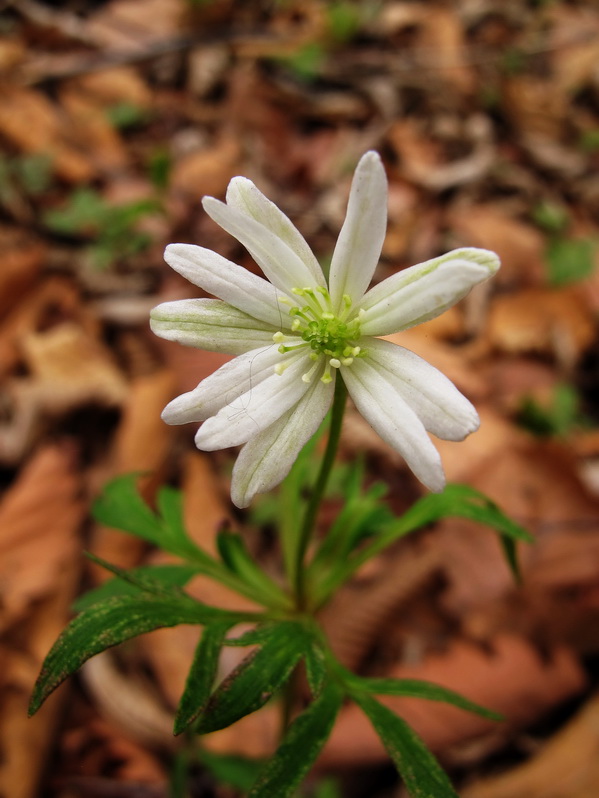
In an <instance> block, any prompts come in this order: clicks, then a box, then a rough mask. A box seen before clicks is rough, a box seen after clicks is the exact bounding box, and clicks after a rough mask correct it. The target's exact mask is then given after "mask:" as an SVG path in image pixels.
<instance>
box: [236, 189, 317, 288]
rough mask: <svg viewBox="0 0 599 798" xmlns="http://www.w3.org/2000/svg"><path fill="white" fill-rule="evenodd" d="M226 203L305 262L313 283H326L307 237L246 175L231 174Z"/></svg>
mask: <svg viewBox="0 0 599 798" xmlns="http://www.w3.org/2000/svg"><path fill="white" fill-rule="evenodd" d="M227 205H228V206H229V207H231V208H235V209H236V210H238V211H240V212H241V213H244V214H245V215H246V216H249V217H251V218H252V219H255V220H256V221H257V222H260V224H262V225H263V226H264V227H266V229H267V230H270V232H271V233H274V234H275V235H276V236H278V237H279V238H280V239H281V240H282V241H283V242H284V243H285V244H286V245H287V246H288V247H289V248H290V249H291V250H293V252H295V254H296V255H297V256H298V258H300V260H302V261H303V263H304V264H305V265H306V267H307V268H308V270H309V271H310V273H311V274H312V277H313V281H314V282H313V284H314V285H324V284H325V279H324V274H323V273H322V269H321V268H320V264H319V263H318V261H317V260H316V258H315V257H314V253H313V252H312V250H311V249H310V247H309V246H308V244H307V242H306V239H305V238H304V237H303V235H302V234H301V233H300V232H299V230H298V229H297V227H296V226H295V225H294V224H293V222H292V221H291V220H290V219H288V218H287V216H285V214H284V213H283V211H281V210H280V209H279V208H277V206H276V205H275V204H274V202H271V201H270V200H269V199H267V197H265V196H264V194H263V193H262V192H261V191H260V190H259V189H258V188H257V187H256V186H255V185H254V184H253V183H252V181H251V180H248V179H247V178H246V177H234V178H233V180H231V182H230V183H229V187H228V188H227Z"/></svg>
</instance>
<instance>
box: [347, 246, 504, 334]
mask: <svg viewBox="0 0 599 798" xmlns="http://www.w3.org/2000/svg"><path fill="white" fill-rule="evenodd" d="M498 268H499V258H498V257H497V255H496V254H495V253H494V252H490V251H489V250H487V249H475V248H464V249H455V250H453V251H452V252H448V253H447V254H446V255H442V256H441V257H439V258H433V259H432V260H427V261H425V262H424V263H419V264H417V265H416V266H411V267H410V268H409V269H404V270H403V271H401V272H398V273H397V274H394V275H393V276H392V277H388V278H387V279H386V280H383V282H382V283H379V284H378V285H375V287H374V288H372V289H371V290H370V291H369V292H368V293H367V294H366V296H365V297H364V298H363V300H362V302H361V307H362V309H363V310H364V313H363V314H362V316H361V324H360V329H361V331H362V334H363V335H389V334H390V333H392V332H399V331H400V330H407V329H408V327H413V326H414V325H415V324H421V323H422V322H424V321H428V320H429V319H434V318H435V316H439V315H440V314H441V313H443V312H444V311H446V310H447V308H450V307H451V306H452V305H454V304H455V303H456V302H458V301H459V300H460V299H462V298H463V297H465V296H466V294H467V293H468V292H469V291H470V289H471V288H473V287H474V286H475V285H477V284H478V283H481V282H483V280H487V279H488V278H489V277H491V276H492V275H493V274H495V272H496V271H497V269H498Z"/></svg>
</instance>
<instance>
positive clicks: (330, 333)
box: [151, 152, 499, 507]
mask: <svg viewBox="0 0 599 798" xmlns="http://www.w3.org/2000/svg"><path fill="white" fill-rule="evenodd" d="M203 206H204V209H205V211H206V212H207V213H208V215H209V216H210V217H212V219H213V220H214V221H215V222H216V223H217V224H219V225H220V226H221V227H222V228H224V229H225V230H226V231H227V232H229V233H230V234H231V235H233V236H235V238H237V239H238V240H239V241H240V242H241V243H242V244H243V245H244V246H245V247H246V249H247V250H248V251H249V253H250V254H251V255H252V257H253V258H254V260H255V261H256V263H258V265H259V266H260V268H261V269H262V271H263V272H264V274H265V276H266V277H267V278H268V281H267V280H264V279H262V278H261V277H258V276H256V275H254V274H252V273H251V272H248V271H247V270H246V269H244V268H242V267H241V266H238V265H237V264H235V263H232V262H231V261H229V260H226V259H225V258H223V257H221V256H220V255H218V254H216V253H215V252H212V251H211V250H208V249H204V248H203V247H199V246H193V245H190V244H171V245H170V246H168V247H167V248H166V252H165V259H166V261H167V262H168V263H169V264H170V266H172V267H173V268H174V269H175V270H176V271H177V272H179V273H180V274H182V275H183V276H184V277H186V278H187V279H188V280H190V281H191V282H192V283H194V284H195V285H198V286H200V288H202V289H204V291H206V292H208V293H209V294H212V295H213V296H215V297H218V299H184V300H180V301H176V302H166V303H164V304H162V305H159V306H158V307H157V308H155V309H154V310H153V311H152V314H151V326H152V329H153V331H154V332H155V333H156V334H157V335H160V336H162V337H163V338H168V339H170V340H175V341H179V342H180V343H183V344H188V345H191V346H196V347H199V348H202V349H208V350H212V351H215V352H226V353H228V354H231V355H237V357H236V358H235V359H233V360H232V361H230V362H228V363H226V364H225V365H224V366H222V367H221V368H219V369H218V370H217V371H216V372H215V373H214V374H212V375H211V376H209V377H208V378H206V379H205V380H203V381H202V382H201V383H200V384H199V385H198V387H197V388H195V389H194V390H193V391H190V392H189V393H186V394H183V395H182V396H179V397H177V398H176V399H174V400H173V401H172V402H170V404H168V405H167V407H166V408H165V410H164V412H163V416H162V417H163V419H164V420H165V421H166V422H167V423H168V424H184V423H186V422H191V421H194V422H203V424H202V426H201V427H200V428H199V430H198V432H197V434H196V437H195V442H196V445H197V446H198V448H199V449H203V450H205V451H212V450H215V449H222V448H227V447H230V446H239V445H243V448H242V449H241V452H240V454H239V456H238V458H237V462H236V464H235V467H234V470H233V480H232V486H231V496H232V499H233V501H234V503H235V504H236V505H237V506H238V507H246V506H247V505H248V504H249V503H250V502H251V500H252V498H253V497H254V495H255V494H256V493H262V492H264V491H267V490H269V489H270V488H272V487H274V486H275V485H277V484H278V483H279V482H280V481H281V480H282V479H283V478H284V477H285V475H286V474H287V473H288V471H289V469H290V468H291V466H292V464H293V462H294V460H295V458H296V457H297V454H298V452H299V451H300V449H301V448H302V447H303V446H304V444H305V443H306V442H307V441H308V440H309V438H310V437H311V436H312V435H313V434H314V432H315V431H316V430H317V429H318V427H319V425H320V423H321V421H322V420H323V418H324V416H325V414H326V412H327V410H328V409H329V407H330V406H331V403H332V398H333V389H334V384H335V380H336V379H339V378H341V379H343V381H344V382H345V385H346V386H347V389H348V392H349V394H350V396H351V398H352V400H353V402H354V404H355V406H356V407H357V409H358V410H359V412H360V413H361V414H362V415H363V416H364V418H365V419H366V420H367V421H368V422H369V424H370V425H371V426H372V427H373V428H374V429H375V430H376V432H377V433H378V434H379V435H380V436H381V438H383V440H385V441H386V442H387V443H388V444H390V445H391V446H392V447H393V448H394V449H396V450H397V451H398V452H400V454H401V455H402V456H403V457H404V459H405V460H406V462H407V464H408V465H409V466H410V468H411V469H412V471H413V472H414V473H415V474H416V476H417V477H418V478H419V479H420V480H421V481H422V482H423V483H424V484H425V485H426V486H427V487H428V488H430V489H431V490H433V491H440V490H442V489H443V487H444V484H445V477H444V473H443V468H442V465H441V460H440V457H439V454H438V452H437V450H436V448H435V447H434V445H433V443H432V442H431V440H430V438H429V437H428V435H427V431H428V432H431V433H433V434H434V435H436V436H437V437H439V438H444V439H446V440H455V441H457V440H462V439H463V438H465V437H466V435H468V434H469V433H471V432H473V431H474V430H476V429H477V427H478V424H479V420H478V415H477V413H476V410H475V409H474V407H473V406H472V405H471V404H470V402H469V401H468V400H467V399H466V398H465V397H464V396H462V394H461V393H460V392H459V391H458V390H457V389H456V388H455V386H454V385H453V384H452V383H451V382H450V381H449V380H448V379H447V378H446V377H445V376H444V375H443V374H441V373H440V372H439V371H437V369H435V368H434V367H433V366H431V365H430V364H428V363H427V362H426V361H424V360H423V359H422V358H420V357H418V356H417V355H415V354H414V353H412V352H410V351H408V350H407V349H404V348H403V347H400V346H397V345H395V344H392V343H391V342H389V341H385V340H382V339H381V338H380V337H379V336H384V335H388V334H390V333H394V332H399V331H401V330H406V329H408V328H409V327H412V326H414V325H415V324H420V323H421V322H424V321H428V320H429V319H432V318H434V317H435V316H438V315H439V314H440V313H443V311H445V310H446V309H447V308H449V307H450V306H451V305H453V304H454V303H455V302H457V301H458V300H460V299H462V297H464V296H465V295H466V294H467V293H468V292H469V291H470V289H471V288H472V287H473V286H474V285H476V284H477V283H480V282H482V281H483V280H486V279H487V278H488V277H490V276H491V275H492V274H494V273H495V271H496V270H497V269H498V268H499V259H498V258H497V256H496V255H495V254H494V253H493V252H489V251H487V250H483V249H473V248H463V249H456V250H454V251H453V252H449V253H448V254H446V255H443V256H441V257H438V258H433V259H432V260H429V261H426V262H425V263H420V264H418V265H416V266H412V267H410V268H408V269H405V270H403V271H400V272H398V273H397V274H394V275H393V276H391V277H389V278H387V279H386V280H384V281H382V282H381V283H379V284H378V285H375V286H374V287H373V288H371V289H370V290H369V291H368V290H367V289H368V285H369V283H370V281H371V278H372V275H373V273H374V270H375V268H376V265H377V262H378V260H379V257H380V253H381V249H382V245H383V240H384V237H385V229H386V220H387V181H386V177H385V172H384V169H383V165H382V163H381V160H380V158H379V156H378V155H377V153H375V152H367V153H366V154H365V155H364V156H363V157H362V159H361V160H360V162H359V164H358V167H357V169H356V172H355V175H354V178H353V181H352V186H351V191H350V197H349V204H348V209H347V216H346V218H345V222H344V224H343V227H342V230H341V233H340V235H339V239H338V241H337V244H336V246H335V251H334V253H333V258H332V262H331V266H330V271H329V276H328V279H327V278H325V276H324V274H323V271H322V269H321V267H320V265H319V263H318V261H317V260H316V258H315V257H314V255H313V253H312V251H311V250H310V248H309V246H308V245H307V243H306V241H305V240H304V238H303V237H302V235H301V234H300V233H299V231H298V230H297V229H296V227H295V226H294V225H293V224H292V223H291V221H290V220H289V219H288V218H287V216H285V214H283V213H282V211H280V210H279V208H277V206H276V205H274V204H273V203H272V202H270V200H268V199H267V198H266V197H265V196H264V195H263V194H262V193H261V192H260V191H259V190H258V189H257V188H256V186H255V185H254V184H253V183H252V182H251V181H250V180H247V179H246V178H243V177H236V178H233V180H231V182H230V184H229V187H228V190H227V196H226V203H223V202H220V201H218V200H216V199H214V198H213V197H205V198H204V200H203Z"/></svg>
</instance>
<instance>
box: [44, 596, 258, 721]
mask: <svg viewBox="0 0 599 798" xmlns="http://www.w3.org/2000/svg"><path fill="white" fill-rule="evenodd" d="M247 619H248V614H247V613H234V612H229V611H226V610H220V609H217V608H216V607H209V606H208V605H206V604H201V603H200V602H198V601H195V600H194V599H192V598H189V596H186V595H184V594H180V595H168V594H164V595H154V594H151V593H141V594H137V595H134V596H121V597H117V598H113V599H109V600H108V601H105V602H103V603H102V604H94V605H93V606H92V607H90V608H89V609H87V610H85V611H84V612H82V613H81V614H80V615H78V616H77V617H75V618H74V619H73V620H72V621H71V622H70V624H69V625H68V626H67V627H66V629H65V630H64V631H63V633H62V634H61V635H60V637H59V638H58V640H57V641H56V643H55V644H54V645H53V646H52V649H51V650H50V652H49V654H48V656H47V657H46V659H45V660H44V664H43V665H42V670H41V673H40V675H39V677H38V679H37V682H36V683H35V687H34V690H33V695H32V697H31V703H30V706H29V714H30V715H33V714H34V713H35V712H37V710H38V709H39V708H40V706H41V705H42V703H43V702H44V701H45V700H46V698H47V697H48V696H49V695H50V693H52V692H53V691H54V690H55V689H56V688H57V687H58V685H59V684H61V683H62V682H63V681H64V680H65V679H66V678H67V677H68V676H70V675H71V674H72V673H74V671H76V670H77V669H78V668H80V667H81V665H83V663H84V662H86V661H87V660H88V659H90V657H93V656H94V655H95V654H99V653H100V652H101V651H104V650H105V649H107V648H110V647H111V646H116V645H118V644H119V643H122V642H123V641H125V640H129V639H130V638H132V637H136V636H137V635H140V634H143V633H144V632H150V631H152V630H153V629H160V628H162V627H165V626H176V625H177V624H180V623H189V624H202V625H203V624H211V623H214V622H217V621H223V622H224V621H231V623H234V622H238V621H241V620H247Z"/></svg>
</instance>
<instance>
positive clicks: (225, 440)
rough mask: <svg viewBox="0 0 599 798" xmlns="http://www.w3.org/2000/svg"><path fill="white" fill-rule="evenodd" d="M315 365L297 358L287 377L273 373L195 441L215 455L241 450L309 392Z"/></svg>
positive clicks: (217, 417) (213, 420)
mask: <svg viewBox="0 0 599 798" xmlns="http://www.w3.org/2000/svg"><path fill="white" fill-rule="evenodd" d="M279 357H280V356H279ZM311 365H312V361H311V360H309V359H308V355H307V354H306V355H300V356H297V357H296V360H295V362H294V363H293V364H292V365H290V366H289V367H288V368H287V369H286V370H285V371H284V372H283V374H275V373H272V374H271V375H270V376H268V377H266V378H265V379H263V380H261V382H259V383H258V384H256V385H252V386H251V387H250V389H249V390H248V391H246V392H245V393H244V394H242V395H241V396H239V397H237V398H236V399H235V400H234V401H232V402H229V403H228V404H227V405H226V407H223V408H222V409H221V410H219V411H218V413H217V414H216V415H215V416H212V418H209V419H208V420H207V421H205V422H204V423H203V424H202V426H201V427H200V429H199V430H198V432H197V434H196V437H195V442H196V446H197V447H198V449H203V450H204V451H208V452H211V451H213V450H214V449H227V448H229V447H230V446H239V445H240V444H242V443H246V442H247V441H249V439H250V438H252V437H253V436H254V435H258V434H259V433H260V432H262V431H263V430H265V429H266V428H267V427H269V426H270V425H271V424H274V422H275V421H277V420H278V419H279V418H280V417H281V416H282V415H283V413H286V412H287V410H289V409H290V408H292V407H294V406H295V405H296V404H297V403H298V402H299V400H300V399H301V398H302V396H303V395H304V394H305V393H306V391H307V390H308V387H309V383H305V382H303V380H302V375H303V374H305V373H306V372H307V371H308V370H309V368H310V367H311ZM318 376H320V375H318ZM314 379H316V375H315V376H314Z"/></svg>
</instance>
